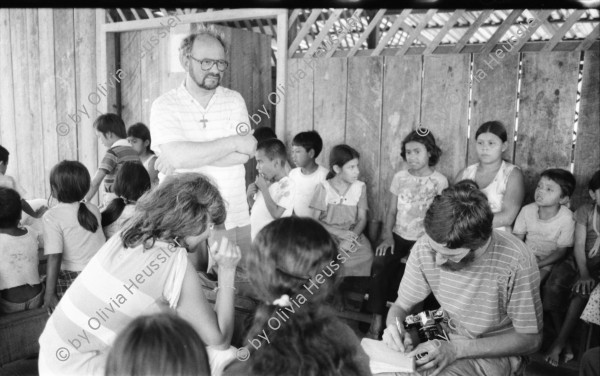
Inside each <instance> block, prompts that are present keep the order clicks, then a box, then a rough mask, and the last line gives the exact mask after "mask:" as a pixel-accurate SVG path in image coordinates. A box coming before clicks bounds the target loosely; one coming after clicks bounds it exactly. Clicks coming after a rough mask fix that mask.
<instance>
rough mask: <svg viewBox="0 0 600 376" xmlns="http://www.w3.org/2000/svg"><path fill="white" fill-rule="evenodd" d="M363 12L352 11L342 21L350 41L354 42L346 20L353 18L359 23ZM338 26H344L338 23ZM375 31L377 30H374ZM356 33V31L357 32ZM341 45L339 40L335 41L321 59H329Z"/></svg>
mask: <svg viewBox="0 0 600 376" xmlns="http://www.w3.org/2000/svg"><path fill="white" fill-rule="evenodd" d="M362 12H363V10H362V9H357V10H356V11H354V13H353V14H352V15H351V16H350V17H348V18H347V19H344V21H346V24H348V25H346V30H347V31H348V34H349V35H350V38H351V39H352V41H353V42H354V37H353V33H352V26H350V24H349V22H348V19H350V18H354V19H356V20H357V21H360V15H361V14H362ZM340 25H341V26H342V27H344V25H342V23H341V22H340ZM376 30H377V29H376ZM357 32H358V30H357ZM340 43H342V40H341V39H337V40H336V41H335V43H334V44H333V45H332V46H331V48H330V49H329V50H328V51H327V53H326V54H325V55H324V56H323V58H328V57H331V56H332V55H333V53H334V52H335V51H336V50H337V47H338V45H339V44H340Z"/></svg>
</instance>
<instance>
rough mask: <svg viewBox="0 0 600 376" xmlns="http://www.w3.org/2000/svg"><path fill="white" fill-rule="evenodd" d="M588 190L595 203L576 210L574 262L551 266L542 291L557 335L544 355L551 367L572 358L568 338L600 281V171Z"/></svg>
mask: <svg viewBox="0 0 600 376" xmlns="http://www.w3.org/2000/svg"><path fill="white" fill-rule="evenodd" d="M588 188H589V193H590V196H591V197H592V199H593V201H594V202H592V203H590V204H586V205H582V206H580V207H579V208H578V209H577V210H576V211H575V247H574V252H573V253H574V255H575V260H573V257H567V258H566V259H565V260H564V261H562V262H561V263H560V264H557V265H556V266H554V268H553V269H552V271H551V272H550V276H549V277H548V281H547V282H546V285H545V286H544V288H543V291H542V292H543V303H544V309H545V310H548V311H550V313H551V317H552V321H553V323H554V326H555V329H556V331H557V332H558V336H557V337H556V339H555V340H554V342H553V343H552V345H551V347H550V349H549V350H548V351H547V353H546V356H545V359H546V361H547V362H548V363H550V364H551V365H553V366H558V364H559V360H560V361H563V362H565V363H566V362H568V361H569V360H571V359H572V358H573V351H572V350H571V347H570V345H569V343H568V339H569V336H570V335H571V333H572V332H573V330H574V329H575V327H576V325H577V322H578V320H579V316H580V315H581V312H582V311H583V309H584V307H585V304H586V302H587V300H588V298H589V296H590V293H591V292H592V290H593V288H594V286H595V285H596V284H597V283H598V281H600V213H599V212H600V170H598V171H596V172H595V173H594V175H593V176H592V179H591V180H590V183H589V185H588ZM565 311H566V313H565ZM561 354H562V355H563V357H561Z"/></svg>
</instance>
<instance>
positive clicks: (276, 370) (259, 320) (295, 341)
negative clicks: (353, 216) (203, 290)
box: [223, 217, 371, 376]
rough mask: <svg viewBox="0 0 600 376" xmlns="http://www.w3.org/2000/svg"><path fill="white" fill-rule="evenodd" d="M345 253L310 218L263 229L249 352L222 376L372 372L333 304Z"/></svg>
mask: <svg viewBox="0 0 600 376" xmlns="http://www.w3.org/2000/svg"><path fill="white" fill-rule="evenodd" d="M344 257H345V256H344V255H343V254H340V253H338V250H337V243H336V242H335V241H334V240H333V238H332V236H331V235H330V234H329V233H328V232H327V230H325V229H324V228H323V226H321V225H320V224H319V223H317V222H316V221H315V220H313V219H311V218H302V217H288V218H280V219H277V220H275V221H273V222H271V223H269V224H268V225H267V226H265V227H264V228H263V229H262V230H261V231H260V232H259V233H258V235H257V237H256V239H255V240H254V242H253V244H252V247H251V251H250V253H249V255H248V257H247V265H248V272H249V277H250V281H251V284H252V286H253V287H254V289H255V291H256V294H257V296H258V298H259V300H260V302H261V304H260V305H259V307H258V309H257V311H256V313H255V315H254V321H253V323H252V327H251V328H250V331H249V333H248V335H247V343H248V344H249V345H248V346H247V348H248V349H249V350H250V354H249V356H248V357H247V360H246V359H243V358H242V359H239V360H238V361H235V362H234V363H232V364H231V365H230V366H229V367H228V368H226V369H225V372H224V374H223V375H224V376H253V375H256V376H259V375H260V376H271V375H272V376H280V375H303V376H336V375H344V376H363V375H365V376H366V375H371V371H370V369H369V358H368V356H367V355H366V354H365V352H364V350H363V349H362V348H361V346H360V343H359V341H358V338H357V337H356V335H355V334H354V333H353V331H352V329H350V327H348V326H347V325H346V324H344V323H343V322H342V321H341V320H340V319H339V318H337V317H336V315H335V313H334V311H333V310H332V309H331V308H330V307H329V306H328V305H327V302H328V298H329V296H330V295H331V294H332V293H333V292H334V291H335V286H336V282H337V280H338V278H339V269H340V268H341V267H342V265H341V264H342V263H343V258H344ZM243 360H246V361H243Z"/></svg>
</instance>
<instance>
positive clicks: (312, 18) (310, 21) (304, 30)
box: [288, 9, 321, 55]
mask: <svg viewBox="0 0 600 376" xmlns="http://www.w3.org/2000/svg"><path fill="white" fill-rule="evenodd" d="M319 14H321V9H313V10H312V12H311V13H310V16H308V19H307V20H306V22H305V23H304V25H303V26H302V29H300V31H299V32H298V35H296V39H294V41H293V42H292V44H291V45H290V48H289V49H288V54H289V55H293V54H294V52H296V49H297V48H298V46H299V45H300V42H302V39H304V37H305V36H306V34H308V32H309V31H310V28H311V26H312V24H313V23H314V22H315V21H316V20H317V17H319Z"/></svg>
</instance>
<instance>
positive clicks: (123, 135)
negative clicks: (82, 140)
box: [85, 114, 140, 205]
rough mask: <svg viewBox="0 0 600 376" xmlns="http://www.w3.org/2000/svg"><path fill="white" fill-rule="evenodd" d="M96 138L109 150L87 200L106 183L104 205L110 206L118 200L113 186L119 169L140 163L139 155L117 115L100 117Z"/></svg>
mask: <svg viewBox="0 0 600 376" xmlns="http://www.w3.org/2000/svg"><path fill="white" fill-rule="evenodd" d="M94 129H95V130H96V136H97V137H98V139H99V140H100V142H101V143H102V145H104V146H105V147H107V148H108V150H107V151H106V154H104V158H102V161H101V162H100V166H99V167H98V171H96V174H95V175H94V178H93V179H92V184H91V186H90V190H89V192H87V194H86V195H85V200H86V201H90V200H91V199H92V197H94V195H95V194H96V192H98V188H99V187H100V184H101V183H102V182H104V190H105V195H104V202H103V204H104V205H108V203H109V202H110V201H112V199H114V198H116V195H115V194H114V193H113V190H112V186H113V184H114V182H115V176H116V175H117V172H118V171H119V168H120V167H121V165H122V164H123V163H124V162H127V161H138V162H139V161H140V157H139V155H138V153H137V152H136V151H135V150H134V149H133V148H132V147H131V144H130V143H129V141H127V131H126V129H125V123H123V120H122V119H121V118H120V117H119V116H118V115H115V114H104V115H100V116H99V117H98V118H97V119H96V120H95V121H94Z"/></svg>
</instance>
